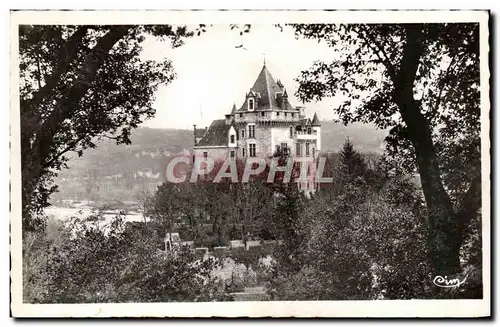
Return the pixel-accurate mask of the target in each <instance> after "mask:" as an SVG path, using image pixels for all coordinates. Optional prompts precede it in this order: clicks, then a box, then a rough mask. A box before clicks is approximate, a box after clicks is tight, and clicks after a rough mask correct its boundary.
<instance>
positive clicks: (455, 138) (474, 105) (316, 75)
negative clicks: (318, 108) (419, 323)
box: [293, 23, 481, 275]
mask: <svg viewBox="0 0 500 327" xmlns="http://www.w3.org/2000/svg"><path fill="white" fill-rule="evenodd" d="M293 27H294V29H295V32H296V36H297V37H304V38H308V39H316V40H318V41H319V42H325V43H326V44H328V46H330V47H331V48H332V50H333V51H332V62H330V63H327V62H320V61H318V62H315V63H314V64H313V66H312V67H311V68H310V69H309V70H306V71H303V72H302V73H301V75H300V76H299V78H298V79H297V80H298V82H299V83H300V87H299V89H298V91H297V95H298V96H299V97H300V98H301V99H302V100H304V101H312V100H321V99H322V98H324V97H330V96H339V97H344V98H345V102H343V103H342V104H341V105H340V106H339V107H338V108H335V111H336V113H337V114H339V115H340V118H341V119H342V121H343V122H344V123H345V124H348V123H352V122H370V123H374V124H375V125H377V126H378V127H379V128H383V129H386V128H390V131H389V136H388V137H387V138H386V141H387V151H388V154H389V155H390V156H392V157H394V158H395V159H397V160H398V161H399V162H400V165H401V166H404V167H408V168H411V167H417V168H418V172H419V175H420V179H421V181H422V188H423V192H424V196H425V199H426V205H427V208H428V224H429V242H428V247H429V250H430V253H431V256H432V258H433V267H434V269H435V270H436V271H437V272H439V273H442V274H450V275H451V274H455V273H457V272H458V271H459V270H460V262H459V250H460V247H461V245H462V244H463V241H464V239H465V238H466V237H467V234H468V232H469V230H468V228H467V226H469V221H470V220H472V219H474V218H475V216H476V215H477V212H478V210H479V208H480V206H481V201H480V199H481V193H480V181H481V175H480V152H479V151H480V148H479V145H480V141H479V140H480V139H479V130H480V128H479V116H480V106H479V104H480V101H479V25H478V24H473V23H471V24H372V25H365V24H349V25H319V24H310V25H301V24H298V25H293ZM346 97H347V98H346Z"/></svg>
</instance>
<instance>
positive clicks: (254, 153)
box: [248, 143, 256, 157]
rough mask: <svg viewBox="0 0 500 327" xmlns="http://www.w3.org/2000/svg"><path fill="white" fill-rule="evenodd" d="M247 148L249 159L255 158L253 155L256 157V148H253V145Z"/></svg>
mask: <svg viewBox="0 0 500 327" xmlns="http://www.w3.org/2000/svg"><path fill="white" fill-rule="evenodd" d="M248 147H249V149H248V150H249V151H248V152H249V155H250V157H255V155H256V146H255V143H251V144H249V145H248Z"/></svg>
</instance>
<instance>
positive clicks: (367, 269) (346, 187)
mask: <svg viewBox="0 0 500 327" xmlns="http://www.w3.org/2000/svg"><path fill="white" fill-rule="evenodd" d="M354 151H355V150H354ZM341 167H343V165H342V164H341V163H339V166H338V167H337V169H339V168H341ZM370 174H371V172H370V169H367V171H365V175H364V176H358V177H357V178H355V179H353V180H348V179H344V180H343V181H342V185H341V187H340V189H339V191H338V192H337V193H336V196H334V197H332V196H331V194H330V190H322V191H320V192H317V193H316V194H314V195H313V196H312V197H311V198H310V199H305V201H304V204H303V205H304V208H303V209H302V213H301V215H300V216H299V217H300V218H299V219H298V221H297V222H296V223H295V225H294V228H295V233H297V234H298V237H296V239H297V240H300V243H296V244H295V246H294V248H290V247H289V246H287V245H286V243H285V246H283V247H281V249H280V250H278V251H277V252H275V256H276V259H277V261H276V264H275V265H274V266H273V267H272V274H273V276H272V278H271V280H270V282H269V284H268V285H267V289H268V293H269V294H270V295H271V296H272V297H273V299H274V300H349V299H350V300H352V299H358V300H359V299H364V300H366V299H415V298H418V299H422V298H480V297H481V296H482V293H481V291H480V290H481V288H482V282H481V280H480V276H479V274H478V272H479V271H480V269H481V263H480V262H478V261H477V260H476V259H478V258H480V257H481V255H480V253H481V246H480V244H478V242H477V240H479V238H476V237H478V235H479V230H478V228H477V225H476V227H475V228H474V231H475V232H474V237H472V238H471V239H470V241H469V242H467V246H465V247H464V248H463V254H462V257H461V259H462V262H464V264H463V266H462V267H463V269H465V270H470V271H473V272H474V273H471V275H473V276H474V277H473V278H472V280H470V283H468V284H466V285H464V286H462V287H460V288H458V289H457V290H454V291H451V292H450V291H447V290H443V289H442V288H439V287H436V286H434V285H433V284H432V279H433V277H434V276H435V274H434V272H433V267H432V260H431V256H430V254H429V250H428V247H427V239H428V230H429V229H428V225H427V223H426V217H427V215H428V213H427V208H426V206H425V204H424V202H423V196H422V194H421V191H419V189H418V186H417V185H416V184H414V183H413V180H412V179H411V178H409V177H408V176H405V175H393V176H386V177H385V178H384V180H382V181H380V182H379V185H370V184H368V183H367V181H366V179H365V177H366V175H370ZM382 175H383V174H382ZM473 244H474V245H473ZM469 254H470V255H471V258H470V259H469V258H468V256H469Z"/></svg>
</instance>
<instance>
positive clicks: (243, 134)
mask: <svg viewBox="0 0 500 327" xmlns="http://www.w3.org/2000/svg"><path fill="white" fill-rule="evenodd" d="M241 138H242V139H244V138H245V129H244V128H242V129H241Z"/></svg>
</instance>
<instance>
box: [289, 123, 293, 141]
mask: <svg viewBox="0 0 500 327" xmlns="http://www.w3.org/2000/svg"><path fill="white" fill-rule="evenodd" d="M290 138H291V139H293V126H291V127H290Z"/></svg>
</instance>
